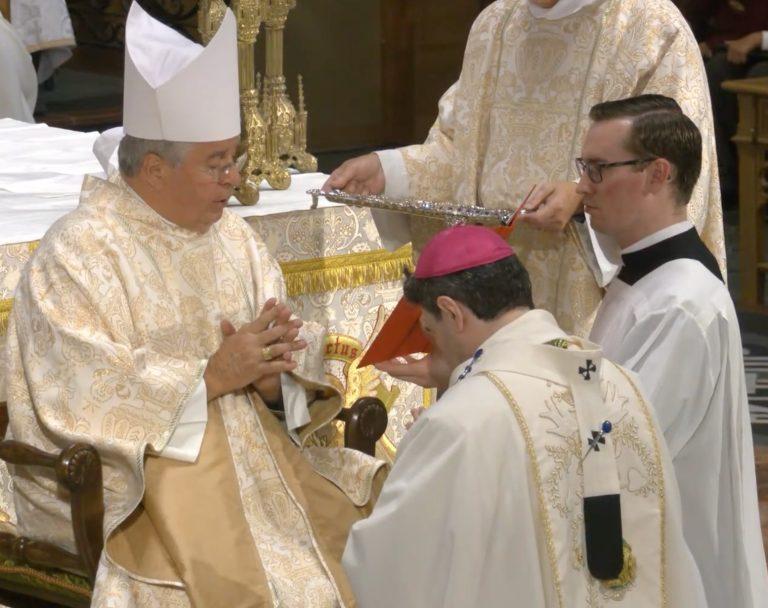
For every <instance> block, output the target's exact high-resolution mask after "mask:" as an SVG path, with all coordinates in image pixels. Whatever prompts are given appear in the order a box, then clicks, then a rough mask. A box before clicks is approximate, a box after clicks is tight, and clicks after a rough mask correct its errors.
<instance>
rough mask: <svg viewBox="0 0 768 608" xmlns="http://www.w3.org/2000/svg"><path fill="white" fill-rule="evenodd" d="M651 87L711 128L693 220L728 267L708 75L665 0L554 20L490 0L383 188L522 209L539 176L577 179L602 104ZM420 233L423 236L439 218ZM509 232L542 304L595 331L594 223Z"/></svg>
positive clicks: (572, 324) (519, 1)
mask: <svg viewBox="0 0 768 608" xmlns="http://www.w3.org/2000/svg"><path fill="white" fill-rule="evenodd" d="M642 93H661V94H664V95H667V96H669V97H673V98H674V99H676V100H677V101H678V103H679V104H680V105H681V107H682V108H683V111H684V112H685V113H686V114H687V115H688V116H690V117H691V119H692V120H693V121H694V122H695V123H696V124H697V125H698V127H699V128H700V129H701V131H702V136H703V141H704V153H703V165H702V172H701V177H700V178H699V182H698V184H697V185H696V188H695V190H694V193H693V198H692V201H691V203H690V205H689V217H690V219H691V220H692V221H693V223H694V224H695V225H696V228H697V229H698V230H699V233H700V234H701V235H702V238H703V239H704V242H705V243H706V244H707V246H708V247H709V248H710V249H711V250H712V252H713V253H714V254H715V257H716V258H717V259H718V262H719V263H720V265H721V267H723V268H724V266H725V247H724V242H723V226H722V211H721V207H720V194H719V182H718V176H717V163H716V158H715V144H714V135H713V133H714V132H713V124H712V112H711V108H710V101H709V92H708V88H707V81H706V76H705V73H704V68H703V65H702V61H701V57H700V53H699V50H698V46H697V44H696V41H695V40H694V38H693V35H692V34H691V31H690V29H689V27H688V25H687V23H686V22H685V19H684V18H683V17H682V15H681V14H680V12H679V11H678V10H677V8H676V7H675V6H674V5H673V4H672V3H671V2H670V1H669V0H603V1H599V0H598V1H597V2H595V3H593V4H591V5H590V6H586V7H584V8H582V9H581V10H579V11H577V12H576V13H574V14H571V15H568V16H566V17H563V18H561V19H553V20H550V19H545V18H536V17H534V16H533V14H532V12H531V9H530V7H529V2H528V0H498V1H497V2H495V3H493V4H491V5H490V6H489V7H488V8H487V9H486V10H485V11H484V12H483V13H482V14H481V15H480V16H479V17H478V19H477V20H476V21H475V23H474V25H473V27H472V30H471V32H470V35H469V40H468V43H467V47H466V51H465V54H464V63H463V67H462V71H461V76H460V77H459V80H458V81H457V82H456V83H455V84H454V85H453V86H452V87H451V88H450V89H449V90H448V91H447V92H446V93H445V95H444V96H443V98H442V99H441V101H440V106H439V115H438V118H437V121H436V122H435V124H434V126H433V127H432V129H431V131H430V133H429V136H428V138H427V140H426V142H425V143H424V144H421V145H415V146H409V147H405V148H401V149H400V150H399V154H400V155H401V157H402V158H401V159H397V158H395V159H394V160H392V157H391V156H390V158H389V160H388V159H387V158H386V157H385V156H382V164H383V166H384V170H385V175H386V183H387V193H388V194H395V193H396V195H398V194H402V195H405V194H408V195H411V196H416V197H419V198H424V199H430V200H436V201H459V202H463V203H473V204H479V205H483V206H485V207H491V208H509V207H513V208H514V207H516V206H517V205H518V204H519V203H520V201H521V200H522V199H523V197H524V196H525V194H526V193H527V192H528V190H529V189H530V188H531V186H533V184H535V183H542V182H545V181H548V180H573V179H575V178H576V177H577V174H576V172H575V168H574V158H575V157H577V156H579V154H580V150H581V142H582V139H583V137H584V134H585V133H586V130H587V128H588V127H589V116H588V115H589V109H590V108H591V107H592V106H593V105H594V104H596V103H599V102H601V101H606V100H611V99H620V98H623V97H630V96H633V95H639V94H642ZM387 154H389V152H385V153H384V155H387ZM412 228H413V232H414V234H413V238H414V240H415V242H416V243H417V244H418V243H419V242H423V241H424V240H425V238H426V235H425V234H424V232H425V231H427V232H428V233H431V232H433V231H434V230H435V225H434V224H430V225H425V224H424V223H423V222H417V225H415V226H413V227H412ZM512 239H513V240H512V244H513V245H514V246H515V248H516V249H517V251H518V253H519V254H520V256H521V259H522V261H523V263H524V264H525V266H526V268H527V269H528V270H529V272H530V274H531V279H532V282H533V291H534V300H535V303H536V305H537V306H538V307H541V308H545V309H547V310H549V311H550V312H552V313H553V314H555V316H556V318H557V320H558V322H559V323H560V325H561V326H562V327H563V329H565V330H566V331H568V332H571V333H577V334H579V335H583V336H585V335H586V334H587V333H588V332H589V328H590V327H591V324H592V321H593V319H594V314H595V312H596V310H597V307H598V305H599V303H600V299H601V296H602V293H601V290H600V288H599V286H598V281H597V280H596V276H597V275H599V274H600V273H599V272H598V269H597V263H596V261H595V258H594V254H593V253H592V251H591V248H592V245H591V242H590V238H589V236H588V235H587V232H586V230H585V229H584V226H583V225H580V224H576V223H575V222H571V224H570V225H569V226H568V228H567V229H566V231H565V232H564V233H563V234H553V233H546V232H541V231H537V230H533V229H531V228H529V227H528V226H525V225H519V226H518V228H517V229H516V231H515V234H514V236H513V237H512ZM600 284H602V282H601V283H600Z"/></svg>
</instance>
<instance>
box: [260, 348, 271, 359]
mask: <svg viewBox="0 0 768 608" xmlns="http://www.w3.org/2000/svg"><path fill="white" fill-rule="evenodd" d="M261 356H262V358H263V359H264V361H271V360H272V348H271V347H269V346H265V347H264V348H262V349H261Z"/></svg>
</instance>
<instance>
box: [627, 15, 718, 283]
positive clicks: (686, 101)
mask: <svg viewBox="0 0 768 608" xmlns="http://www.w3.org/2000/svg"><path fill="white" fill-rule="evenodd" d="M641 85H642V83H641ZM642 93H659V94H661V95H666V96H667V97H672V98H673V99H674V100H675V101H677V103H679V104H680V107H681V108H682V110H683V112H684V113H685V114H686V116H688V117H689V118H690V119H691V120H692V121H693V122H694V124H695V125H696V126H697V127H698V128H699V130H700V131H701V140H702V155H701V175H700V176H699V181H698V182H697V183H696V186H695V187H694V189H693V195H692V197H691V201H690V203H688V219H690V220H691V222H693V224H694V225H695V226H696V229H697V230H698V232H699V234H700V235H701V238H702V240H703V241H704V242H705V243H706V245H707V247H709V250H710V251H711V252H712V254H713V255H714V256H715V258H716V259H717V262H718V264H719V265H720V271H721V272H722V273H723V276H726V274H727V273H726V268H725V240H724V236H723V210H722V205H721V201H720V178H719V176H718V171H717V151H716V149H715V128H714V122H713V119H712V104H711V102H710V98H709V85H708V84H707V76H706V72H705V71H704V63H703V62H702V59H701V52H700V51H699V47H698V45H697V44H696V41H695V39H694V38H693V34H691V32H690V30H689V29H688V25H687V24H686V23H685V22H683V21H682V20H680V29H679V30H678V31H677V33H676V35H675V36H674V38H673V39H672V41H671V43H670V44H669V47H668V48H667V50H666V52H665V53H664V54H663V55H662V56H661V59H660V62H659V63H658V65H657V66H656V68H655V69H654V70H653V71H652V72H651V74H650V77H649V78H648V81H647V83H646V84H645V85H644V86H641V88H640V90H638V91H637V92H636V94H637V95H639V94H642Z"/></svg>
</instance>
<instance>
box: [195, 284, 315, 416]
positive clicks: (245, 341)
mask: <svg viewBox="0 0 768 608" xmlns="http://www.w3.org/2000/svg"><path fill="white" fill-rule="evenodd" d="M302 324H303V322H302V321H301V319H292V318H291V310H290V309H289V308H288V306H286V305H285V304H280V303H278V302H277V300H276V299H275V298H270V299H269V300H267V302H266V303H265V304H264V307H263V308H262V309H261V312H260V313H259V316H258V317H257V318H256V319H255V320H254V321H252V322H250V323H246V324H245V325H243V326H242V327H240V329H236V328H235V327H234V326H233V325H232V323H230V322H229V321H228V320H226V319H223V320H222V321H221V332H222V334H223V336H224V339H223V340H222V342H221V346H219V349H218V350H217V351H216V352H215V353H214V354H213V355H212V356H211V358H210V359H209V360H208V366H207V367H206V368H205V373H204V374H203V379H204V381H205V386H206V390H207V393H208V400H209V401H211V400H213V399H216V398H217V397H220V396H222V395H225V394H227V393H231V392H233V391H236V390H239V389H242V388H244V387H246V386H248V385H250V384H252V385H253V386H254V387H255V389H256V390H257V391H258V393H259V395H260V396H261V398H262V399H264V401H265V402H267V403H269V404H273V403H276V402H279V401H280V399H281V396H282V389H281V384H280V374H282V373H283V372H290V371H293V370H294V369H295V368H296V365H297V364H296V362H295V361H294V360H293V356H292V353H294V352H296V351H300V350H303V349H304V348H306V347H307V343H306V341H305V340H302V339H299V337H298V336H299V329H300V328H301V326H302Z"/></svg>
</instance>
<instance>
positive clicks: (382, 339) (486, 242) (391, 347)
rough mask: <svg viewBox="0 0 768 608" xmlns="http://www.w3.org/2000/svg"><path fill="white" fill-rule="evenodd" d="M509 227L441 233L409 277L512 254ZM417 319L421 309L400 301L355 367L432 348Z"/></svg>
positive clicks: (438, 273) (436, 273) (447, 271)
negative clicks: (507, 240)
mask: <svg viewBox="0 0 768 608" xmlns="http://www.w3.org/2000/svg"><path fill="white" fill-rule="evenodd" d="M515 219H516V218H515ZM513 227H514V222H513V223H511V224H510V225H509V226H499V227H498V228H495V229H490V228H485V227H483V226H463V225H462V226H454V227H453V228H448V229H446V230H443V231H442V232H439V233H438V234H437V235H435V236H434V237H433V238H432V240H430V241H429V243H427V245H426V246H425V247H424V249H423V251H422V252H421V255H420V256H419V261H418V263H417V264H416V270H415V271H414V273H413V275H414V276H415V277H416V278H417V279H425V278H430V277H441V276H444V275H447V274H451V273H453V272H459V271H461V270H467V269H468V268H475V267H476V266H482V265H483V264H490V263H492V262H497V261H499V260H501V259H504V258H507V257H509V256H512V255H515V251H514V249H512V247H511V246H510V245H509V244H508V243H507V242H506V240H505V239H506V238H507V237H508V236H509V235H510V234H511V233H512V229H513ZM420 318H421V308H419V307H418V306H416V305H415V304H413V303H411V302H409V301H408V300H406V299H405V298H404V297H403V298H400V301H399V302H398V303H397V306H395V309H394V310H393V311H392V314H390V315H389V318H388V319H387V320H386V322H385V323H384V325H383V327H382V328H381V331H379V335H377V336H376V338H375V339H374V341H373V342H372V343H371V345H370V346H369V347H368V350H367V351H366V352H365V354H364V355H363V358H362V359H361V360H360V363H358V367H365V366H366V365H373V364H374V363H380V362H382V361H389V360H390V359H394V358H396V357H405V356H406V355H411V354H413V353H429V352H431V350H432V345H431V343H430V342H429V339H428V338H427V337H426V336H425V335H424V332H422V331H421V325H420V324H419V319H420Z"/></svg>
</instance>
